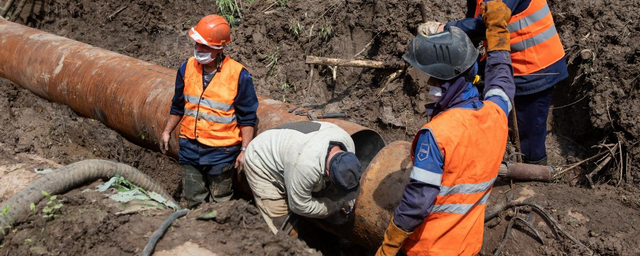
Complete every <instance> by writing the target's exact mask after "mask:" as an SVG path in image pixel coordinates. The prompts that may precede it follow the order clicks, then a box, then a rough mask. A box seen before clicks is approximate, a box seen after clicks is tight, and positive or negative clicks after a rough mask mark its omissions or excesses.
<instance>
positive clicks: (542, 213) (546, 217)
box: [485, 202, 595, 255]
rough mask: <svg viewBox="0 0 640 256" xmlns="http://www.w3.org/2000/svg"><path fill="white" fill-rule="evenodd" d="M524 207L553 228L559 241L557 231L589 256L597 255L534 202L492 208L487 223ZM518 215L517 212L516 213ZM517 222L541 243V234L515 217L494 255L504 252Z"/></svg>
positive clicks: (524, 221) (510, 203) (509, 203)
mask: <svg viewBox="0 0 640 256" xmlns="http://www.w3.org/2000/svg"><path fill="white" fill-rule="evenodd" d="M522 206H529V207H531V208H532V209H533V211H534V212H536V213H538V214H539V215H540V216H541V217H542V218H543V219H544V220H545V223H547V225H549V227H551V231H553V232H554V235H555V236H556V239H557V240H560V237H559V236H558V234H557V231H556V230H559V231H560V232H561V233H562V235H564V236H565V237H567V238H569V240H571V241H573V242H574V243H575V244H577V245H580V246H581V247H583V248H585V249H586V250H587V251H588V252H589V255H595V253H594V252H593V251H592V250H591V249H590V248H589V247H588V246H586V245H584V244H583V243H582V242H580V240H578V239H576V238H575V237H573V236H572V235H571V234H570V233H569V232H567V230H565V229H564V227H562V225H560V223H558V221H557V220H556V219H554V218H553V217H552V216H551V214H549V213H548V212H547V211H545V210H544V208H542V206H540V205H538V204H536V203H532V202H506V203H503V204H499V205H497V206H496V207H494V208H492V209H491V211H489V212H488V213H487V214H485V215H486V217H485V222H487V221H488V220H491V219H493V218H494V217H496V216H497V215H498V214H499V213H500V212H502V211H504V210H507V209H510V208H514V207H516V210H517V209H518V208H517V207H522ZM516 213H517V212H516ZM516 221H520V222H522V223H524V224H525V225H526V226H527V227H529V228H530V229H531V230H533V232H534V235H536V236H537V238H538V239H539V241H540V242H541V243H543V242H542V239H541V237H540V234H539V233H538V231H537V230H536V229H535V228H534V227H533V226H532V225H531V224H530V223H529V222H528V221H526V220H524V219H522V218H520V217H517V216H516V217H514V218H512V219H511V221H509V225H508V226H507V230H506V231H505V235H504V238H503V240H502V242H501V243H500V246H499V247H498V248H497V249H496V251H495V253H494V255H499V254H500V252H501V251H502V249H503V248H504V246H505V244H506V241H507V239H508V237H509V234H510V233H511V228H512V227H513V224H514V223H515V222H516Z"/></svg>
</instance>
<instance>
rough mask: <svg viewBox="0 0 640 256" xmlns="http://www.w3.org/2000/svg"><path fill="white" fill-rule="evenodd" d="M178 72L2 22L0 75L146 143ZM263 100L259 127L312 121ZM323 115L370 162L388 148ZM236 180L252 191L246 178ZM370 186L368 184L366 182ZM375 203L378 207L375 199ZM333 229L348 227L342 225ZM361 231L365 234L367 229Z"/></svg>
mask: <svg viewBox="0 0 640 256" xmlns="http://www.w3.org/2000/svg"><path fill="white" fill-rule="evenodd" d="M175 73H176V71H175V70H172V69H169V68H164V67H161V66H158V65H155V64H152V63H149V62H145V61H141V60H137V59H135V58H131V57H127V56H124V55H121V54H118V53H114V52H110V51H107V50H104V49H100V48H97V47H93V46H91V45H88V44H84V43H80V42H77V41H74V40H71V39H67V38H63V37H59V36H56V35H52V34H49V33H46V32H43V31H40V30H36V29H33V28H29V27H26V26H22V25H19V24H16V23H12V22H9V21H5V20H0V76H1V77H4V78H7V79H9V80H11V81H13V82H14V83H16V84H18V85H20V86H21V87H23V88H25V89H28V90H30V91H31V92H33V93H35V94H36V95H38V96H40V97H42V98H45V99H48V100H50V101H53V102H57V103H60V104H64V105H67V106H68V107H70V108H71V109H73V110H74V111H76V112H77V113H79V114H80V115H83V116H86V117H90V118H93V119H97V120H99V121H101V122H102V123H104V124H105V125H106V126H108V127H110V128H112V129H114V130H116V131H118V132H119V133H120V134H122V135H123V136H125V137H126V138H127V139H129V140H130V141H132V142H134V143H136V144H138V145H141V146H143V147H147V148H151V149H154V150H158V149H159V143H158V142H160V141H161V135H162V131H163V129H164V125H165V122H166V119H167V116H168V113H169V108H170V104H171V97H172V95H173V88H174V79H175ZM259 100H260V104H259V105H260V107H259V108H258V113H257V114H258V119H259V120H258V125H257V127H256V132H257V133H260V132H263V131H265V130H267V129H269V128H273V127H276V126H278V125H281V124H284V123H290V122H296V121H305V120H307V118H306V117H302V116H297V115H295V114H294V113H289V110H291V109H293V108H295V107H294V106H293V105H290V104H286V103H282V102H280V101H276V100H272V99H268V98H265V97H259ZM323 121H328V122H332V123H335V124H337V125H338V126H340V127H341V128H343V129H344V130H345V131H347V132H348V133H349V134H350V135H351V136H352V138H353V139H354V142H355V146H356V155H357V156H358V157H359V158H360V160H361V163H362V166H363V168H366V167H367V166H368V165H369V162H370V161H371V160H372V158H373V157H374V156H375V155H376V153H378V151H379V150H380V149H382V148H383V147H384V141H383V140H382V137H381V136H380V135H379V134H378V133H376V132H375V131H372V130H371V129H368V128H365V127H363V126H360V125H357V124H355V123H351V122H347V121H344V120H341V119H323ZM175 132H176V131H174V134H173V135H174V136H173V138H174V140H172V141H171V142H170V143H171V144H170V148H171V150H170V152H169V154H170V155H171V156H173V157H176V156H177V148H178V147H177V145H178V144H177V136H175V135H176V134H175ZM389 160H390V161H392V162H393V161H394V159H389ZM376 170H377V169H376ZM381 171H388V170H381ZM367 172H371V171H367ZM364 184H372V185H376V184H378V183H376V182H368V183H367V182H365V183H364ZM236 185H240V187H239V188H244V189H245V192H246V191H248V190H247V189H246V188H247V187H248V186H246V184H236ZM242 185H245V186H242ZM363 188H364V189H363V190H364V191H368V190H369V188H368V187H366V186H363ZM365 194H366V193H365ZM363 205H364V204H363ZM370 207H371V208H372V209H375V206H373V205H372V206H370ZM385 209H386V208H385ZM380 211H382V210H380ZM360 212H361V213H363V214H362V216H361V217H359V219H360V218H362V219H369V218H370V217H369V215H368V214H366V212H365V211H364V210H361V211H360ZM365 215H366V216H365ZM357 223H360V222H356V225H357ZM329 229H332V230H342V229H343V227H342V226H338V227H329ZM356 230H361V231H359V232H364V231H362V230H363V228H356ZM376 231H377V230H374V231H372V232H373V233H375V232H376ZM345 232H347V233H348V231H345ZM362 235H365V234H364V233H362V234H360V235H350V236H349V237H355V241H359V240H362V239H366V238H358V237H360V236H362Z"/></svg>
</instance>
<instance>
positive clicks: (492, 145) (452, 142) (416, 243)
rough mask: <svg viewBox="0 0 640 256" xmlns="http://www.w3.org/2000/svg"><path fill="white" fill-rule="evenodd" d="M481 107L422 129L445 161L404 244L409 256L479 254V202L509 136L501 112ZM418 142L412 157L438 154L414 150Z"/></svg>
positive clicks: (448, 114)
mask: <svg viewBox="0 0 640 256" xmlns="http://www.w3.org/2000/svg"><path fill="white" fill-rule="evenodd" d="M482 103H483V104H484V106H483V107H482V108H480V109H478V110H475V109H465V108H453V109H449V110H446V111H444V112H442V113H441V114H439V115H438V116H436V117H434V118H433V120H431V122H429V123H428V124H426V125H424V127H423V129H428V130H429V131H430V132H431V134H433V137H434V138H435V140H436V141H437V145H438V147H439V150H440V151H441V152H442V155H443V156H444V165H443V167H442V169H443V174H442V177H441V181H440V192H439V194H438V196H437V197H436V200H435V202H434V205H433V208H432V209H431V212H430V213H429V215H428V216H427V217H426V219H425V220H424V223H423V224H422V225H420V226H419V227H418V228H417V229H416V230H415V231H414V232H413V234H411V236H409V237H408V238H407V240H406V241H405V243H404V245H403V249H404V250H405V252H406V253H407V254H408V255H475V254H476V253H478V252H479V251H480V247H481V246H482V236H483V231H484V211H485V205H484V203H485V202H486V201H487V199H488V198H489V194H490V193H491V186H492V184H493V182H494V181H495V178H496V177H497V175H498V168H499V166H500V163H501V162H502V156H503V154H504V150H505V145H506V142H507V133H508V130H507V116H506V113H505V112H504V111H503V110H502V109H500V107H499V106H498V105H496V104H495V103H493V102H492V101H488V100H485V101H482ZM417 139H418V137H417V136H416V140H415V141H414V145H413V148H414V150H412V152H418V154H416V157H418V158H420V157H421V156H423V155H424V156H425V157H427V154H426V152H424V151H425V150H438V148H428V147H424V146H422V145H416V144H417V142H418V140H417ZM421 146H422V148H421ZM479 149H481V150H479ZM421 151H422V152H424V153H420V152H421ZM416 178H418V177H416Z"/></svg>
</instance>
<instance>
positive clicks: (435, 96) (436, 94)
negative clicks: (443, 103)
mask: <svg viewBox="0 0 640 256" xmlns="http://www.w3.org/2000/svg"><path fill="white" fill-rule="evenodd" d="M428 96H429V99H431V100H433V102H439V101H440V99H441V98H442V88H440V87H436V86H429V94H428Z"/></svg>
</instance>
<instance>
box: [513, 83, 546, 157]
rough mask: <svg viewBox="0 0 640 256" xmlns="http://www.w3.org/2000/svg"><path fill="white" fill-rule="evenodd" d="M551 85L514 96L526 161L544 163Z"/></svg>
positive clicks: (521, 145) (521, 144)
mask: <svg viewBox="0 0 640 256" xmlns="http://www.w3.org/2000/svg"><path fill="white" fill-rule="evenodd" d="M551 91H553V87H551V88H549V89H546V90H544V91H541V92H537V93H534V94H529V95H522V96H515V98H514V102H515V105H516V106H515V107H516V116H517V118H518V133H519V135H520V148H521V150H522V153H523V154H524V157H523V159H524V161H525V162H526V163H544V162H545V161H546V158H547V148H546V146H545V140H546V138H547V116H548V115H549V105H550V104H551Z"/></svg>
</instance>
